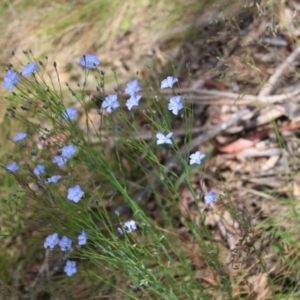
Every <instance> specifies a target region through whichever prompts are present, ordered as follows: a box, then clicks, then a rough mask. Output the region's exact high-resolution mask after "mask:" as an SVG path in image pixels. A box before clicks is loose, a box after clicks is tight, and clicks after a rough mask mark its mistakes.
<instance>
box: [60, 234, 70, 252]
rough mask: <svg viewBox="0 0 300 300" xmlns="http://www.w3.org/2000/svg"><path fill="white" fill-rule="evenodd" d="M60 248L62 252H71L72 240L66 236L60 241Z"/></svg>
mask: <svg viewBox="0 0 300 300" xmlns="http://www.w3.org/2000/svg"><path fill="white" fill-rule="evenodd" d="M59 246H60V249H61V251H67V250H70V249H71V248H72V240H71V239H69V238H68V237H67V236H65V235H64V236H63V237H62V238H61V240H60V241H59Z"/></svg>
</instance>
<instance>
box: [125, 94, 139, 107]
mask: <svg viewBox="0 0 300 300" xmlns="http://www.w3.org/2000/svg"><path fill="white" fill-rule="evenodd" d="M141 98H142V96H141V95H132V96H131V97H130V98H129V99H128V100H127V102H126V106H127V107H128V109H129V110H131V109H132V107H133V106H139V101H140V99H141Z"/></svg>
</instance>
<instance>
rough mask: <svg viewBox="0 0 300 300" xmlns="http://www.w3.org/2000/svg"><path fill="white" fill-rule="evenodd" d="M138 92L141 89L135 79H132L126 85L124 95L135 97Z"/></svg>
mask: <svg viewBox="0 0 300 300" xmlns="http://www.w3.org/2000/svg"><path fill="white" fill-rule="evenodd" d="M140 90H141V87H140V84H139V81H138V80H137V79H134V80H132V81H129V82H128V83H127V85H126V88H125V90H124V93H125V94H127V95H130V96H135V95H136V93H137V92H139V91H140Z"/></svg>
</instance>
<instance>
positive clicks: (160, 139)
mask: <svg viewBox="0 0 300 300" xmlns="http://www.w3.org/2000/svg"><path fill="white" fill-rule="evenodd" d="M79 64H80V65H81V66H83V67H85V68H87V69H94V71H97V68H96V66H98V65H100V61H99V60H98V58H97V56H96V55H93V54H84V55H83V56H82V57H81V59H80V61H79ZM38 69H39V68H38V66H37V65H36V64H35V63H34V62H29V63H28V64H27V65H25V66H24V68H23V70H22V72H21V73H20V74H19V73H17V72H16V71H14V70H13V69H10V70H8V71H7V73H6V74H5V76H4V82H3V86H4V87H5V88H6V89H9V90H13V88H14V87H15V86H16V85H17V84H18V83H19V76H31V75H33V76H35V75H34V72H36V71H38ZM21 78H22V77H21ZM175 83H178V78H175V77H172V76H168V77H167V78H166V79H164V80H163V81H162V82H161V89H164V88H171V89H172V88H173V85H174V84H175ZM17 88H18V86H17ZM141 91H142V89H141V86H140V84H139V81H138V80H137V79H135V80H132V81H130V82H128V83H127V85H126V87H125V89H124V93H125V94H126V95H128V96H129V99H128V100H127V101H126V107H127V108H128V110H132V108H133V107H135V106H139V103H140V100H141V98H142V95H141V94H140V92H141ZM116 92H117V91H116ZM29 101H31V100H28V101H27V102H28V103H29V104H31V103H32V102H29ZM119 106H120V103H119V101H118V95H116V94H110V95H107V96H106V97H105V99H104V101H103V102H102V108H103V109H105V110H106V112H107V113H112V112H113V111H114V110H116V109H117V108H118V107H119ZM21 108H22V109H23V110H27V108H26V107H25V106H22V107H21ZM182 109H184V105H183V102H182V98H181V96H180V95H176V96H173V97H171V98H170V99H169V103H168V110H169V111H171V112H172V113H173V114H174V115H176V116H177V115H178V114H179V111H181V110H182ZM59 113H60V117H61V120H62V122H66V123H63V124H64V125H66V124H72V123H68V122H70V121H74V120H75V118H76V116H77V113H78V111H77V109H76V108H75V107H68V108H66V109H65V110H64V111H61V110H60V111H59ZM161 130H162V131H164V130H163V129H161ZM115 131H116V132H117V133H119V132H120V128H119V127H115ZM29 135H30V133H29ZM27 137H28V134H27V133H26V132H19V133H17V134H16V135H15V136H14V137H13V138H12V141H13V142H15V143H18V142H20V141H23V140H24V139H26V138H27ZM173 141H174V137H173V132H168V131H166V132H165V133H163V132H160V131H159V132H157V133H156V144H157V145H163V144H166V145H172V144H173ZM76 153H77V148H76V146H75V145H73V144H72V143H71V144H68V145H65V146H63V147H62V148H61V149H60V151H59V153H58V155H55V156H54V157H52V163H53V164H55V165H56V166H57V167H62V166H64V165H66V164H67V162H68V160H70V159H72V158H73V157H74V156H75V154H76ZM189 158H190V160H189V164H190V165H200V164H201V162H202V160H203V159H204V158H205V154H204V153H202V152H200V151H196V152H195V153H193V154H191V155H190V157H189ZM46 166H47V169H48V165H47V164H46ZM46 166H45V164H42V163H38V164H36V165H35V167H34V168H33V171H32V173H33V174H34V175H35V176H36V177H38V178H37V179H38V180H39V181H38V182H37V183H36V184H37V186H38V187H39V188H43V184H56V183H58V182H59V181H60V180H61V179H62V176H61V175H58V174H56V175H52V176H50V177H48V176H47V177H46V176H45V172H46ZM6 169H7V171H9V172H11V173H14V172H17V171H18V170H19V166H18V164H17V162H11V163H9V164H7V165H6ZM30 175H31V176H32V177H33V178H34V176H33V175H32V174H30ZM48 187H49V186H48ZM84 195H85V192H84V190H83V189H82V188H81V186H80V185H78V184H77V185H74V186H71V187H69V188H68V189H67V194H66V199H67V200H69V201H72V202H74V203H78V202H79V201H80V200H81V199H82V198H83V197H84ZM216 199H217V195H216V193H214V192H212V191H210V192H208V193H207V194H205V195H204V201H205V204H206V205H210V204H211V203H213V202H215V201H216ZM72 205H73V204H72ZM137 229H138V224H137V223H136V222H135V221H134V220H129V221H127V222H125V223H124V224H123V225H121V227H118V228H117V231H118V232H119V233H120V234H124V233H128V234H131V233H132V232H134V231H136V230H137ZM77 244H78V246H84V245H86V244H87V234H86V232H85V231H84V230H82V232H81V233H80V234H79V235H78V243H77ZM56 246H59V247H60V250H61V251H62V252H67V251H71V250H72V247H73V240H72V239H71V238H69V237H68V236H66V235H63V236H62V237H61V238H60V237H59V235H58V233H53V234H50V235H49V236H47V237H46V239H45V241H44V248H45V249H49V250H53V249H54V248H55V247H56ZM78 246H77V247H78ZM64 272H65V273H66V274H67V276H72V275H73V274H75V273H76V272H77V264H76V261H73V260H68V261H67V262H66V265H65V267H64Z"/></svg>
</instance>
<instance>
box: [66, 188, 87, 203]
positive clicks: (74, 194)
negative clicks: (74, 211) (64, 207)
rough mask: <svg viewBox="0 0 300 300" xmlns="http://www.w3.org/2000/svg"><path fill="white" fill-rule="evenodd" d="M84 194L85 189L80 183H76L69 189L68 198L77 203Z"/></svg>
mask: <svg viewBox="0 0 300 300" xmlns="http://www.w3.org/2000/svg"><path fill="white" fill-rule="evenodd" d="M83 195H84V191H83V190H82V189H81V187H80V186H79V185H75V186H73V187H70V188H69V189H68V196H67V199H68V200H71V201H73V202H75V203H77V202H79V201H80V199H81V198H82V197H83Z"/></svg>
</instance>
